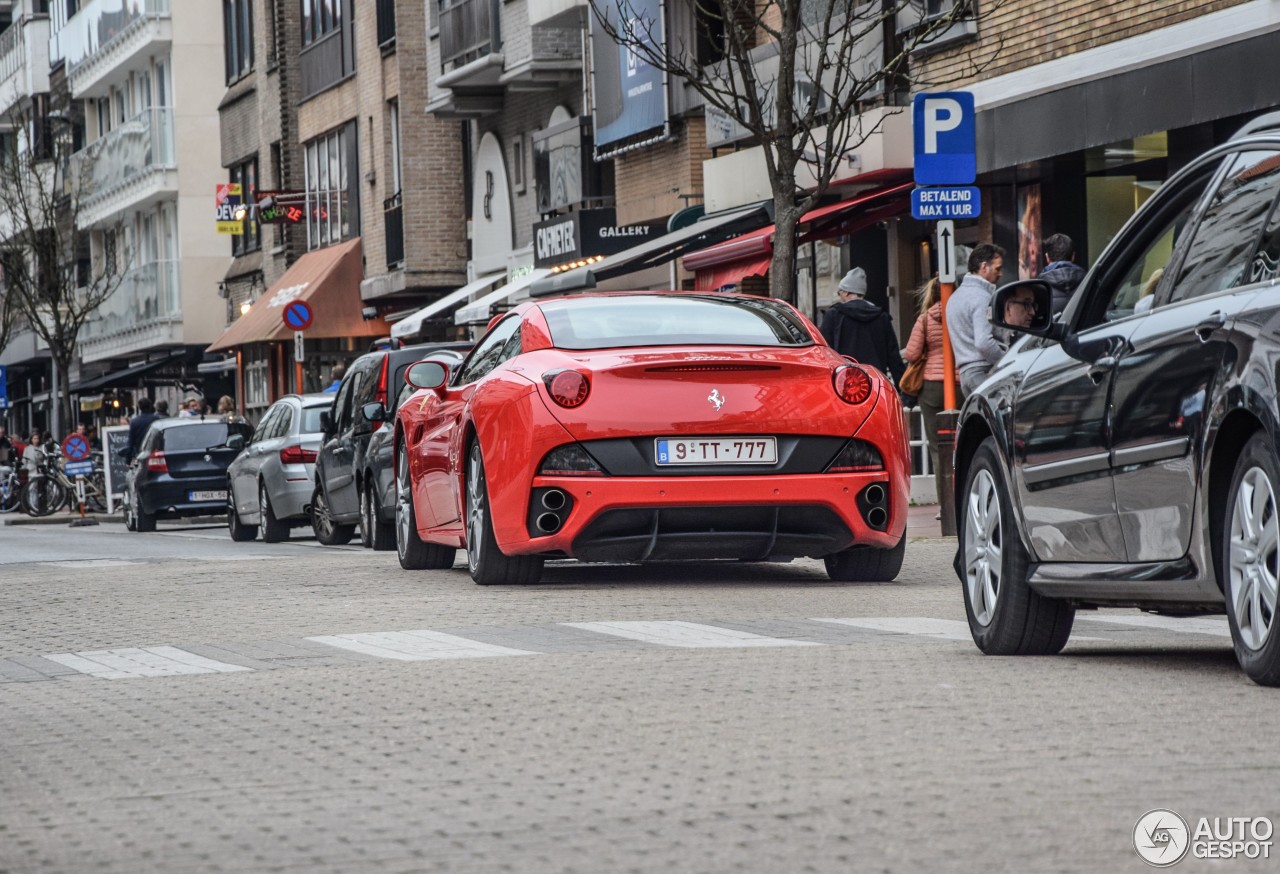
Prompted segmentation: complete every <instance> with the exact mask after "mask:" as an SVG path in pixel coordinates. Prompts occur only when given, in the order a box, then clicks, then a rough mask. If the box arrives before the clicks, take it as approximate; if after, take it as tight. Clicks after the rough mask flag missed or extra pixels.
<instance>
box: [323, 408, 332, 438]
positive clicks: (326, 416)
mask: <svg viewBox="0 0 1280 874" xmlns="http://www.w3.org/2000/svg"><path fill="white" fill-rule="evenodd" d="M320 430H321V431H323V432H324V433H326V434H328V433H329V432H330V431H332V430H333V414H331V413H330V412H329V411H328V410H321V411H320Z"/></svg>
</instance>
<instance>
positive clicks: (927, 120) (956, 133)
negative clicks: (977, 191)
mask: <svg viewBox="0 0 1280 874" xmlns="http://www.w3.org/2000/svg"><path fill="white" fill-rule="evenodd" d="M974 115H975V113H974V105H973V95H972V94H970V93H969V92H968V91H938V92H935V93H933V94H917V95H916V96H915V102H914V104H913V105H912V121H913V128H914V130H913V133H914V136H915V180H916V184H917V185H969V184H971V183H972V182H973V181H974V180H975V179H977V178H978V138H977V125H976V124H975V119H974Z"/></svg>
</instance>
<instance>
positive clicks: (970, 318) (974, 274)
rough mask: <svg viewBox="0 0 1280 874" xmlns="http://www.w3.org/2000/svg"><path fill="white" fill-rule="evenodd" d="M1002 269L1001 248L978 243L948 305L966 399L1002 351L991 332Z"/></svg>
mask: <svg viewBox="0 0 1280 874" xmlns="http://www.w3.org/2000/svg"><path fill="white" fill-rule="evenodd" d="M1003 268H1004V249H1002V248H1000V247H999V246H997V245H995V244H993V243H979V244H978V245H977V246H974V247H973V251H972V252H970V253H969V272H968V273H966V274H965V277H964V279H963V280H961V282H960V287H959V288H957V289H956V291H955V293H954V294H953V295H951V300H949V301H948V302H947V333H948V335H949V336H950V338H951V350H952V352H953V353H954V354H955V359H956V372H957V373H959V374H960V394H961V397H962V398H967V397H969V395H971V394H972V393H973V390H974V389H975V388H977V387H978V384H979V383H981V382H982V381H983V380H984V379H986V378H987V374H988V373H990V372H991V368H992V367H994V366H995V364H996V362H997V361H999V360H1000V358H1001V356H1003V355H1004V350H1003V349H1001V348H1000V344H999V343H998V342H997V341H996V338H995V336H994V334H993V333H992V331H991V321H990V317H989V316H988V312H989V310H990V308H991V296H992V295H993V294H995V290H996V283H997V282H998V281H999V280H1000V272H1001V270H1003Z"/></svg>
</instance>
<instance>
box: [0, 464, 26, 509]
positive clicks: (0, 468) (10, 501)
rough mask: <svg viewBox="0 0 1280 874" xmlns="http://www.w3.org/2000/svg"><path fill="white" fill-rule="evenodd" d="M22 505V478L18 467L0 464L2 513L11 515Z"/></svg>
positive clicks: (0, 506) (0, 502)
mask: <svg viewBox="0 0 1280 874" xmlns="http://www.w3.org/2000/svg"><path fill="white" fill-rule="evenodd" d="M21 504H22V477H21V476H20V475H19V474H18V469H17V468H16V467H10V466H9V465H6V464H0V513H11V512H13V511H14V510H16V509H18V507H19V506H21Z"/></svg>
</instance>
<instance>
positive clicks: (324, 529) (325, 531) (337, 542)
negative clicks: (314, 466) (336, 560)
mask: <svg viewBox="0 0 1280 874" xmlns="http://www.w3.org/2000/svg"><path fill="white" fill-rule="evenodd" d="M311 530H312V531H314V532H315V534H316V540H318V541H319V542H320V543H322V544H324V545H325V546H345V545H346V544H348V543H350V542H351V538H352V537H354V536H355V534H356V526H354V525H339V524H338V523H337V522H335V521H333V514H332V513H330V512H329V501H328V500H327V499H326V498H325V496H324V489H322V488H320V487H319V486H317V487H316V491H315V494H313V495H312V496H311Z"/></svg>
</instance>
